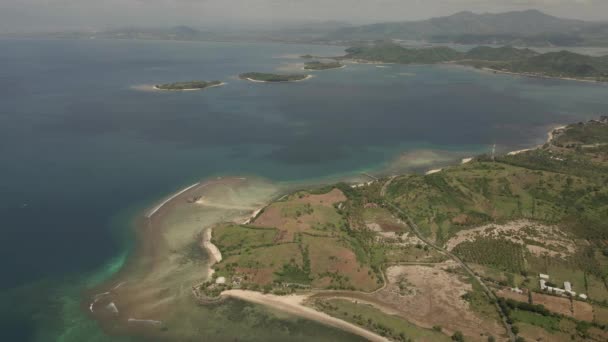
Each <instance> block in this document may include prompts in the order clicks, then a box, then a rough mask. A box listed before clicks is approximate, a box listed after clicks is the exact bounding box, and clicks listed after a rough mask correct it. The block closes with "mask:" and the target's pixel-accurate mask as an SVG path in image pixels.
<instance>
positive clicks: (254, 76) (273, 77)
mask: <svg viewBox="0 0 608 342" xmlns="http://www.w3.org/2000/svg"><path fill="white" fill-rule="evenodd" d="M307 77H308V75H302V74H289V75H281V74H269V73H262V72H247V73H244V74H240V75H239V78H240V79H243V80H246V79H250V80H254V81H260V82H293V81H301V80H304V79H306V78H307Z"/></svg>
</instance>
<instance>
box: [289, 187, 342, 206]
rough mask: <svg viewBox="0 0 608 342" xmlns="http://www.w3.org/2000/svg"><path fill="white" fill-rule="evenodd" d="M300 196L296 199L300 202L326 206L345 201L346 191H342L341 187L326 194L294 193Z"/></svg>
mask: <svg viewBox="0 0 608 342" xmlns="http://www.w3.org/2000/svg"><path fill="white" fill-rule="evenodd" d="M294 196H297V197H298V198H297V199H296V200H295V201H296V202H300V203H307V204H311V205H324V206H329V207H331V206H333V205H334V204H336V203H340V202H345V201H346V196H344V193H342V191H340V189H337V188H334V189H333V190H331V191H330V192H328V193H326V194H321V195H316V194H304V195H303V196H302V197H300V196H299V195H298V194H296V195H294Z"/></svg>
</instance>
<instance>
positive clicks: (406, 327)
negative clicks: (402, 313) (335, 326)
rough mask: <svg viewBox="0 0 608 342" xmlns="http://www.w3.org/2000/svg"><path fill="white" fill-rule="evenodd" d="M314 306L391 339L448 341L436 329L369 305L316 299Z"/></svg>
mask: <svg viewBox="0 0 608 342" xmlns="http://www.w3.org/2000/svg"><path fill="white" fill-rule="evenodd" d="M315 306H316V307H317V308H318V309H320V310H322V311H324V312H326V313H327V314H329V315H332V316H335V317H338V318H340V319H343V320H345V321H348V322H351V323H354V324H357V325H359V326H361V327H363V328H366V329H369V330H371V331H374V332H376V333H377V334H379V335H381V336H385V337H387V338H389V339H391V340H393V341H418V340H428V341H448V340H449V337H447V336H445V335H444V334H442V333H441V331H440V330H437V329H423V328H419V327H417V326H415V325H414V324H411V323H409V322H408V321H406V320H404V319H403V318H401V317H399V316H393V315H389V314H386V313H384V312H382V311H380V310H378V309H376V308H374V307H373V306H371V305H368V304H362V303H357V302H352V301H349V300H344V299H331V300H327V301H321V300H317V301H316V302H315Z"/></svg>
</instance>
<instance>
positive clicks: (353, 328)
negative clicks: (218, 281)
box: [222, 290, 389, 342]
mask: <svg viewBox="0 0 608 342" xmlns="http://www.w3.org/2000/svg"><path fill="white" fill-rule="evenodd" d="M311 295H312V294H307V295H289V296H276V295H271V294H262V293H260V292H254V291H245V290H228V291H224V292H222V296H225V297H232V298H237V299H240V300H244V301H247V302H250V303H254V304H261V305H265V306H268V307H271V308H274V309H277V310H280V311H282V312H286V313H289V314H292V315H296V316H299V317H302V318H306V319H309V320H313V321H316V322H320V323H322V324H325V325H328V326H331V327H334V328H338V329H342V330H344V331H347V332H350V333H353V334H357V335H359V336H361V337H363V338H366V339H367V340H369V341H374V342H375V341H378V342H384V341H389V340H388V339H386V338H384V337H382V336H380V335H377V334H375V333H373V332H371V331H369V330H366V329H363V328H361V327H359V326H357V325H354V324H352V323H349V322H346V321H343V320H341V319H338V318H335V317H332V316H330V315H328V314H326V313H324V312H320V311H317V310H315V309H313V308H310V307H307V306H305V305H304V301H305V300H307V299H308V298H309V297H310V296H311Z"/></svg>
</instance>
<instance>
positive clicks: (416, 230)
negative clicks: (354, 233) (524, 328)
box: [380, 177, 515, 342]
mask: <svg viewBox="0 0 608 342" xmlns="http://www.w3.org/2000/svg"><path fill="white" fill-rule="evenodd" d="M394 179H395V177H391V178H389V179H388V180H387V181H386V183H384V185H383V186H382V189H381V191H380V196H382V197H383V198H384V202H385V204H386V205H388V206H389V207H391V209H393V210H395V211H396V212H398V213H399V214H401V216H402V217H403V218H404V219H405V221H406V222H407V224H408V226H410V228H411V229H412V232H413V233H414V234H415V235H416V236H417V237H418V238H419V239H420V240H422V241H423V242H424V243H425V244H427V245H428V246H429V247H431V248H433V249H435V250H437V251H439V252H440V253H442V254H444V255H446V256H448V257H449V258H450V259H452V260H454V261H455V262H457V263H458V264H459V265H460V266H461V267H462V268H463V269H464V270H465V271H466V272H467V273H468V274H469V275H470V276H471V277H472V278H473V279H475V280H476V281H477V283H479V285H481V288H482V289H483V291H484V293H485V294H486V296H487V297H488V298H489V299H492V301H493V302H494V306H495V307H496V310H497V311H498V313H499V314H500V317H501V319H502V323H503V325H504V327H505V329H506V331H507V334H508V336H509V340H511V342H515V334H513V331H512V329H511V328H512V327H511V324H509V322H508V321H507V315H506V313H505V312H503V311H502V309H501V307H500V306H499V305H498V300H497V299H498V298H497V297H496V295H495V294H494V292H492V290H490V288H488V286H487V285H486V284H485V283H484V282H483V280H481V279H480V278H479V277H478V276H477V275H476V274H475V272H474V271H473V270H472V269H471V268H470V267H469V266H468V265H467V264H466V263H465V262H464V261H462V259H460V258H459V257H458V256H457V255H455V254H453V253H451V252H450V251H448V250H447V249H445V248H443V247H441V246H438V245H436V244H434V243H433V242H432V241H430V240H429V239H427V238H426V237H424V235H422V234H421V233H420V228H418V225H417V224H416V223H415V222H414V221H413V220H412V219H411V218H410V217H409V215H407V213H406V212H405V211H403V210H402V209H401V208H399V207H398V206H396V205H395V204H393V203H392V202H390V200H388V199H387V198H386V189H387V188H388V186H389V185H390V183H391V182H392V181H393V180H394Z"/></svg>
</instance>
